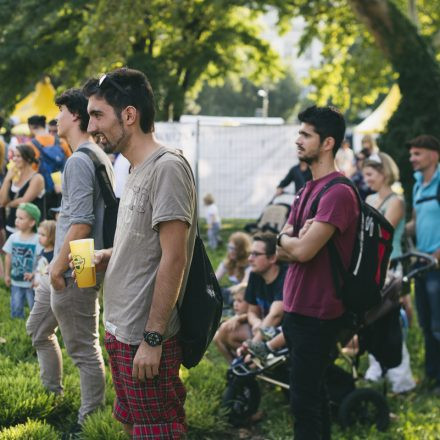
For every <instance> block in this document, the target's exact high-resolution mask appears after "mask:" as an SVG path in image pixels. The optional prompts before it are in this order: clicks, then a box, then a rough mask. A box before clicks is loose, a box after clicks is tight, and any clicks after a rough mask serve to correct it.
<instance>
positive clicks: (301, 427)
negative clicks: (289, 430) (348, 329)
mask: <svg viewBox="0 0 440 440" xmlns="http://www.w3.org/2000/svg"><path fill="white" fill-rule="evenodd" d="M342 326H343V318H338V319H331V320H321V319H317V318H310V317H308V316H303V315H298V314H296V313H286V312H285V313H284V318H283V325H282V327H283V333H284V336H285V338H286V342H287V346H288V347H289V352H290V405H291V408H292V412H293V416H294V438H295V440H321V439H322V440H329V439H330V437H331V426H330V424H331V422H330V409H329V401H328V394H327V386H326V381H325V376H326V372H327V367H328V366H329V365H330V364H331V363H332V362H333V360H334V358H335V357H336V355H335V348H336V341H337V337H338V335H339V332H340V330H341V329H342Z"/></svg>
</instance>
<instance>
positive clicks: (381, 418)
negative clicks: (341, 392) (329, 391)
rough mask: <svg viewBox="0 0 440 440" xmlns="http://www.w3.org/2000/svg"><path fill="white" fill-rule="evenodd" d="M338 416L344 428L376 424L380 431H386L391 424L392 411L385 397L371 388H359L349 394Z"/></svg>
mask: <svg viewBox="0 0 440 440" xmlns="http://www.w3.org/2000/svg"><path fill="white" fill-rule="evenodd" d="M338 416H339V421H340V423H341V425H342V427H344V428H347V427H349V426H353V425H355V424H356V423H359V424H361V425H373V424H375V425H376V428H377V429H378V430H379V431H385V430H386V429H387V428H388V425H389V423H390V411H389V408H388V404H387V401H386V399H385V397H384V396H383V395H382V394H381V393H379V392H378V391H376V390H373V389H370V388H359V389H356V390H354V391H352V392H351V393H349V394H348V395H347V396H346V397H345V399H344V400H343V401H342V403H341V406H340V407H339V414H338Z"/></svg>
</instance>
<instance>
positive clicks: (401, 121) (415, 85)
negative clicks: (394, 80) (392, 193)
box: [349, 0, 440, 196]
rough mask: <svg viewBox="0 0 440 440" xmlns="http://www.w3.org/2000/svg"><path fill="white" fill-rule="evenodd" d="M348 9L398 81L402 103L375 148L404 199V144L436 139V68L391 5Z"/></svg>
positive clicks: (382, 2)
mask: <svg viewBox="0 0 440 440" xmlns="http://www.w3.org/2000/svg"><path fill="white" fill-rule="evenodd" d="M349 3H350V5H351V6H352V8H353V9H354V11H355V13H356V14H357V15H358V17H359V18H360V20H361V21H362V22H364V23H365V25H366V26H367V28H368V29H369V30H370V32H371V33H372V34H373V36H374V38H375V40H376V42H377V44H378V46H379V47H380V48H381V50H382V51H383V53H384V55H385V56H386V57H387V58H388V60H389V61H390V62H391V64H392V66H393V68H394V71H395V72H396V73H398V75H399V76H398V84H399V87H400V91H401V93H402V99H401V101H400V104H399V107H398V109H397V110H396V112H395V113H394V115H393V116H392V117H391V119H390V120H389V122H388V126H387V129H386V133H384V135H383V136H382V137H381V140H380V144H381V147H382V148H383V149H384V150H386V151H389V152H390V153H391V154H392V155H393V157H394V158H395V159H396V160H397V162H398V165H399V168H400V170H401V179H402V182H403V184H404V187H405V189H406V194H407V195H408V196H409V195H410V194H411V193H410V191H409V189H410V187H411V186H412V178H411V169H410V166H409V163H408V153H407V150H406V148H405V142H406V141H408V140H409V139H411V138H413V137H415V136H418V135H420V134H432V135H434V136H436V137H438V138H440V124H439V123H438V115H439V114H440V65H439V64H438V62H437V61H436V59H435V55H434V51H433V50H432V48H431V47H430V46H429V45H428V44H427V42H426V41H425V40H424V39H423V38H422V37H421V36H420V35H419V33H418V31H417V28H416V27H415V26H414V25H413V24H412V23H411V21H410V20H409V19H408V18H407V17H406V16H405V15H404V14H403V13H402V12H400V10H398V9H397V8H396V6H395V5H394V4H393V3H392V1H391V0H349Z"/></svg>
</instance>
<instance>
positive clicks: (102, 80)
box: [98, 73, 128, 96]
mask: <svg viewBox="0 0 440 440" xmlns="http://www.w3.org/2000/svg"><path fill="white" fill-rule="evenodd" d="M105 82H107V83H110V84H111V85H112V86H113V87H114V88H116V89H118V90H119V91H120V92H121V93H122V94H124V95H127V96H128V92H127V91H126V90H124V89H123V87H121V86H120V85H119V84H118V83H117V82H116V81H115V80H114V79H112V78H111V76H109V75H108V74H107V73H104V75H102V76H101V78H99V81H98V88H101V87H102V85H103V84H104V83H105Z"/></svg>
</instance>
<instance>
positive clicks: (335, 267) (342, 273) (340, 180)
mask: <svg viewBox="0 0 440 440" xmlns="http://www.w3.org/2000/svg"><path fill="white" fill-rule="evenodd" d="M337 184H342V185H347V186H349V187H350V188H352V189H353V191H354V193H355V194H356V197H357V199H358V203H359V208H361V203H362V199H361V196H360V195H359V192H358V190H357V188H356V186H355V184H354V183H353V182H352V181H351V180H350V179H347V178H346V177H343V176H341V177H336V178H334V179H332V180H330V182H328V183H326V184H325V185H324V187H323V188H322V189H321V191H319V193H318V195H317V196H316V197H315V199H314V200H313V202H312V206H311V207H310V211H309V218H313V217H315V215H316V213H317V211H318V206H319V202H320V200H321V197H322V196H323V195H324V194H325V193H326V192H327V191H328V190H329V189H330V188H331V187H332V186H334V185H337ZM326 246H327V249H328V251H329V256H330V267H331V271H332V277H333V281H334V284H335V289H336V295H338V296H339V292H340V288H341V283H340V277H342V283H343V282H344V279H345V278H346V276H347V271H346V270H345V268H344V265H343V264H342V260H341V256H340V255H339V252H338V250H337V249H336V245H335V243H334V241H333V237H331V238H330V240H329V241H328V242H327V244H326Z"/></svg>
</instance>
